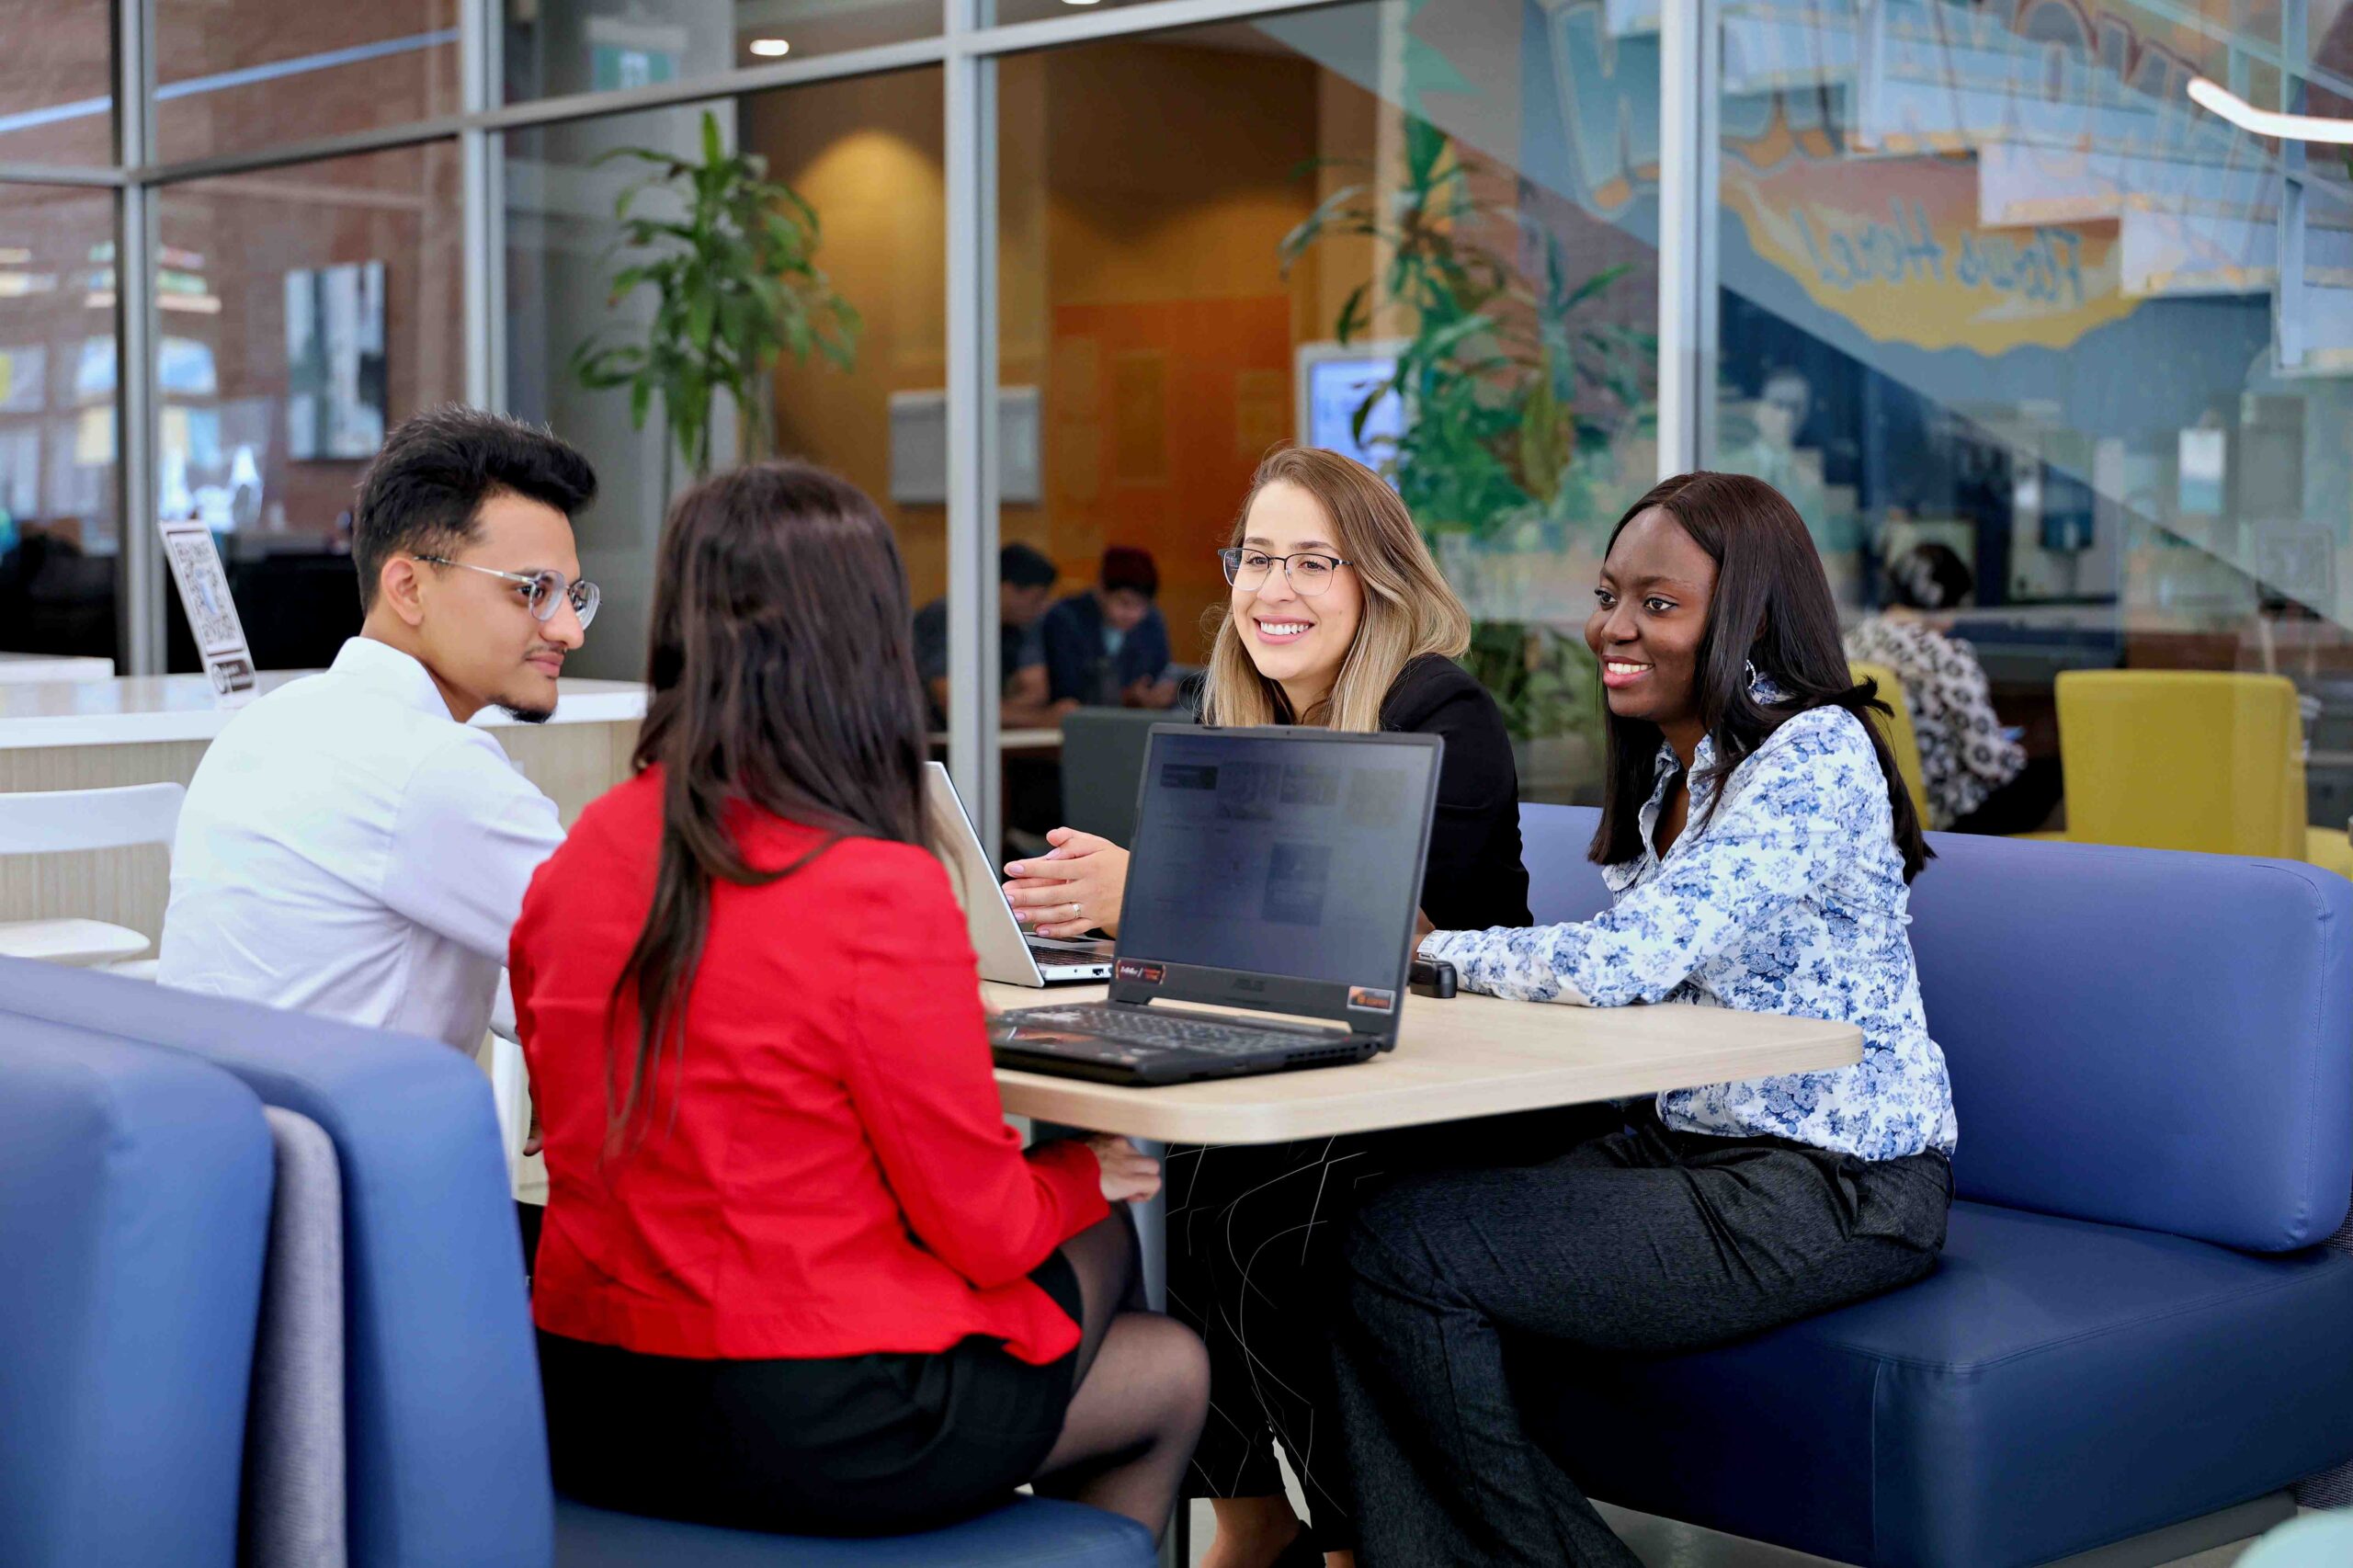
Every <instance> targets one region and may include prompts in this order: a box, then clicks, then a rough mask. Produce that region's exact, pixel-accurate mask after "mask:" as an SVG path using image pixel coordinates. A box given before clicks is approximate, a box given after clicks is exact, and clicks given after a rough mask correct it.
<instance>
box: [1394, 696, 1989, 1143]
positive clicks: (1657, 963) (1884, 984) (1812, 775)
mask: <svg viewBox="0 0 2353 1568" xmlns="http://www.w3.org/2000/svg"><path fill="white" fill-rule="evenodd" d="M1758 696H1760V697H1762V698H1765V699H1767V700H1768V701H1769V700H1770V699H1771V697H1770V694H1769V691H1768V689H1764V688H1760V690H1759V691H1758ZM1712 756H1713V747H1712V745H1711V743H1710V742H1708V741H1706V740H1702V741H1701V742H1700V743H1699V755H1698V756H1697V757H1696V758H1695V761H1694V767H1693V773H1694V774H1695V776H1696V777H1697V778H1698V779H1699V782H1698V784H1697V785H1696V787H1695V788H1694V789H1693V790H1692V793H1691V807H1690V812H1689V818H1688V821H1689V825H1688V826H1687V827H1686V828H1685V829H1684V830H1683V833H1682V835H1681V836H1680V837H1678V838H1677V840H1676V841H1675V845H1674V846H1673V847H1672V848H1670V849H1669V850H1668V851H1667V853H1666V858H1665V859H1664V860H1661V859H1660V858H1659V857H1658V853H1657V850H1656V849H1655V847H1654V846H1655V844H1656V843H1657V838H1656V831H1655V830H1656V828H1657V824H1658V817H1659V812H1660V810H1661V808H1662V806H1663V805H1664V804H1665V799H1666V792H1667V789H1668V786H1669V785H1670V784H1671V783H1672V782H1673V781H1674V778H1675V773H1676V769H1677V761H1676V756H1675V753H1674V751H1673V750H1672V749H1671V748H1669V747H1667V746H1665V745H1662V746H1661V747H1660V748H1659V756H1658V785H1657V788H1656V789H1654V790H1653V791H1652V793H1651V798H1650V801H1649V803H1648V804H1646V805H1645V806H1643V810H1642V816H1641V821H1642V829H1643V855H1642V858H1641V859H1639V860H1630V861H1626V862H1623V863H1621V864H1619V865H1615V866H1607V867H1604V868H1603V869H1602V875H1603V877H1604V878H1605V879H1606V880H1607V881H1608V884H1609V889H1610V892H1612V893H1613V894H1614V895H1615V898H1614V902H1613V903H1612V906H1611V907H1610V908H1609V909H1608V911H1607V912H1606V913H1604V914H1602V915H1597V916H1595V917H1594V918H1593V919H1591V920H1588V921H1582V922H1577V923H1574V924H1571V925H1566V926H1537V927H1534V928H1532V929H1512V928H1510V927H1506V926H1496V927H1495V928H1493V929H1490V930H1486V931H1441V932H1438V933H1436V934H1435V935H1433V936H1431V937H1428V938H1427V939H1426V940H1425V941H1424V942H1423V943H1422V951H1423V952H1424V953H1426V954H1427V955H1428V956H1430V957H1432V958H1439V959H1444V960H1447V961H1448V962H1449V963H1451V964H1453V965H1454V967H1455V970H1456V971H1457V972H1458V974H1459V975H1460V976H1461V983H1462V984H1463V985H1464V986H1465V987H1466V988H1467V989H1470V990H1472V991H1483V992H1486V993H1488V994H1492V995H1496V996H1506V997H1510V998H1512V999H1514V1000H1516V1001H1527V1002H1567V1003H1574V1004H1578V1005H1582V1006H1597V1007H1616V1006H1625V1005H1627V1004H1629V1003H1633V1002H1696V1003H1699V1004H1701V1005H1703V1006H1720V1007H1733V1008H1736V1009H1738V1010H1740V1011H1742V1012H1746V1013H1781V1014H1787V1015H1790V1016H1794V1017H1809V1018H1829V1019H1835V1020H1837V1021H1840V1022H1844V1023H1851V1024H1854V1025H1855V1026H1857V1027H1858V1028H1860V1029H1861V1030H1862V1031H1863V1059H1862V1061H1861V1062H1858V1063H1857V1064H1856V1065H1854V1066H1852V1067H1842V1068H1839V1069H1837V1070H1836V1071H1835V1072H1829V1073H1800V1074H1790V1075H1788V1076H1785V1077H1779V1078H1759V1079H1756V1080H1753V1081H1751V1082H1747V1083H1741V1084H1711V1085H1707V1086H1706V1087H1704V1088H1697V1089H1678V1090H1676V1091H1674V1092H1673V1093H1670V1094H1664V1095H1661V1096H1659V1097H1658V1109H1659V1117H1660V1119H1661V1120H1662V1121H1664V1122H1665V1124H1666V1125H1667V1126H1669V1127H1672V1128H1677V1129H1680V1130H1682V1131H1689V1132H1704V1133H1716V1134H1721V1135H1724V1136H1731V1137H1746V1136H1754V1135H1756V1134H1760V1133H1761V1134H1767V1135H1769V1136H1772V1137H1777V1138H1787V1139H1790V1140H1792V1141H1794V1142H1801V1143H1808V1144H1812V1145H1813V1146H1814V1147H1816V1148H1822V1149H1831V1150H1836V1151H1838V1152H1840V1153H1850V1154H1855V1155H1859V1156H1860V1157H1861V1158H1863V1159H1867V1160H1891V1159H1899V1158H1902V1157H1903V1156H1904V1155H1907V1154H1916V1153H1920V1152H1922V1151H1923V1150H1927V1149H1936V1150H1938V1151H1941V1152H1943V1153H1948V1154H1949V1153H1951V1152H1952V1148H1953V1142H1954V1138H1955V1128H1954V1124H1953V1114H1952V1091H1951V1087H1950V1085H1949V1083H1948V1082H1947V1080H1946V1077H1945V1059H1944V1052H1943V1051H1939V1050H1938V1049H1937V1043H1936V1041H1934V1040H1930V1039H1929V1038H1928V1029H1927V1018H1926V1017H1925V1015H1924V1014H1923V1012H1922V1010H1921V1006H1920V980H1919V975H1918V973H1917V971H1915V969H1914V967H1913V962H1912V942H1911V938H1910V937H1907V936H1906V935H1905V934H1904V927H1905V926H1907V925H1908V924H1910V921H1911V916H1910V915H1907V914H1906V913H1905V909H1906V906H1907V905H1908V904H1909V903H1910V902H1911V890H1910V889H1908V888H1907V887H1906V886H1905V885H1904V858H1903V856H1902V855H1901V854H1900V853H1899V852H1898V851H1897V849H1896V847H1895V841H1894V838H1893V824H1892V818H1891V813H1890V809H1889V806H1888V801H1887V785H1886V782H1885V779H1884V778H1883V776H1882V775H1881V772H1880V767H1879V760H1878V758H1877V756H1874V755H1873V753H1872V751H1871V744H1870V737H1869V735H1868V734H1867V733H1865V732H1864V729H1863V722H1862V721H1861V720H1860V719H1859V718H1857V717H1856V716H1855V715H1854V714H1852V713H1849V712H1847V710H1845V709H1842V708H1815V709H1810V710H1807V711H1805V712H1803V713H1801V714H1799V715H1798V716H1797V717H1795V718H1793V719H1790V720H1789V721H1788V722H1785V723H1783V724H1782V725H1781V727H1780V728H1779V729H1778V730H1776V731H1774V732H1773V733H1772V734H1771V735H1770V736H1768V737H1767V739H1766V741H1765V743H1764V744H1762V745H1760V746H1758V747H1757V749H1756V751H1755V752H1754V753H1753V754H1751V755H1750V756H1749V757H1748V759H1747V760H1746V761H1745V762H1743V763H1742V764H1741V765H1740V766H1739V767H1737V768H1735V769H1734V770H1733V775H1732V777H1731V778H1730V779H1729V780H1727V781H1726V783H1725V786H1724V798H1723V801H1722V805H1721V806H1720V807H1718V809H1717V811H1716V813H1715V815H1714V817H1713V819H1712V820H1705V819H1706V816H1707V810H1708V801H1709V798H1710V796H1711V794H1712V793H1713V791H1712V790H1711V788H1710V787H1709V784H1708V778H1707V776H1708V773H1709V771H1710V767H1709V765H1710V762H1711V758H1712Z"/></svg>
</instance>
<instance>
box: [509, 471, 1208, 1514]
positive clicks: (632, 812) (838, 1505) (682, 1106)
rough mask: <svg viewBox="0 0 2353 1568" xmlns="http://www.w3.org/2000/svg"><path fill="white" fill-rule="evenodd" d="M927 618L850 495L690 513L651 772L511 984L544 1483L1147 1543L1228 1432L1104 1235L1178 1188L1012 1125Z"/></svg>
mask: <svg viewBox="0 0 2353 1568" xmlns="http://www.w3.org/2000/svg"><path fill="white" fill-rule="evenodd" d="M907 625H908V618H907V589H906V578H905V575H904V573H903V571H902V570H901V567H900V562H899V554H898V549H897V546H896V545H895V543H894V542H893V541H892V536H891V530H890V528H889V526H888V525H887V524H885V523H884V522H883V520H882V517H881V514H880V513H879V512H878V511H876V509H875V506H874V504H873V503H872V502H871V501H870V500H869V499H868V498H867V497H866V496H865V495H864V494H860V493H859V492H858V490H856V489H855V488H853V487H852V486H850V485H848V484H847V483H844V482H842V481H841V480H839V479H836V478H835V477H834V476H833V475H831V474H827V473H824V472H820V471H818V470H815V469H813V468H809V467H806V466H803V465H801V464H797V463H771V464H764V465H762V466H759V467H756V468H749V469H744V470H740V471H738V472H733V473H729V474H723V475H722V476H720V477H718V478H716V479H712V480H710V481H707V482H705V483H702V484H700V485H699V486H697V487H696V488H695V489H693V490H692V491H689V492H688V494H686V495H684V496H682V497H680V499H679V500H678V502H677V504H676V506H674V507H673V508H672V510H671V513H670V517H669V520H668V522H667V523H666V525H665V528H664V530H663V538H662V544H661V549H660V552H659V560H658V564H657V574H656V578H655V583H654V611H653V629H652V639H651V642H652V648H651V654H650V659H649V665H650V672H651V673H650V674H649V676H648V677H647V678H648V680H649V681H650V683H651V685H652V687H653V694H652V696H651V698H650V699H649V700H648V702H647V705H646V714H645V724H644V728H643V730H642V733H641V734H640V738H639V741H638V747H637V756H636V766H637V773H636V776H635V777H634V778H631V780H630V781H629V782H627V783H625V784H623V785H621V786H620V788H618V789H616V790H612V791H611V792H609V793H608V794H607V795H605V796H604V797H603V798H602V799H600V800H598V801H596V802H594V803H593V804H591V805H590V806H589V807H588V809H587V811H586V812H584V813H583V814H582V815H581V818H580V821H579V823H578V824H577V825H576V826H575V827H574V831H573V834H572V836H571V838H570V839H569V840H568V841H567V842H566V843H565V844H564V846H563V848H561V849H559V850H557V851H556V853H555V855H554V856H553V858H551V859H550V860H549V861H548V863H547V865H546V866H545V868H544V869H541V871H540V874H539V876H538V877H537V878H535V879H534V880H533V881H532V883H531V888H530V892H529V894H528V895H527V896H526V897H525V899H524V902H523V915H522V919H521V921H520V923H519V924H518V925H517V926H516V930H515V941H514V947H513V951H512V954H511V958H510V963H511V967H512V970H513V973H514V978H515V1003H516V1017H517V1024H518V1026H519V1028H520V1032H521V1035H522V1040H523V1049H524V1051H525V1054H526V1057H527V1059H528V1060H529V1064H530V1069H531V1081H532V1083H533V1085H535V1086H536V1087H537V1089H538V1091H539V1096H540V1114H541V1117H542V1119H543V1121H544V1124H545V1127H546V1130H547V1161H548V1188H549V1190H548V1211H547V1221H546V1228H545V1231H544V1233H543V1234H542V1238H541V1240H540V1248H539V1261H538V1268H537V1273H536V1284H535V1288H534V1291H533V1301H532V1307H533V1312H534V1315H535V1317H536V1319H537V1322H538V1324H539V1328H540V1341H539V1343H540V1369H541V1374H542V1378H543V1381H544V1384H545V1387H546V1391H547V1420H548V1446H549V1449H550V1453H551V1458H552V1461H553V1466H554V1473H555V1482H556V1484H557V1486H558V1487H559V1488H561V1489H563V1491H565V1492H567V1493H569V1494H572V1495H574V1496H577V1497H579V1498H581V1499H583V1500H585V1501H586V1502H589V1503H592V1504H596V1505H599V1506H607V1507H614V1508H621V1509H626V1510H628V1511H631V1512H633V1513H643V1514H653V1515H658V1516H662V1517H670V1518H678V1519H689V1520H699V1521H703V1522H708V1523H711V1524H717V1525H725V1526H732V1527H735V1528H751V1529H770V1530H782V1531H791V1532H795V1533H823V1534H873V1533H877V1532H884V1531H900V1530H909V1529H915V1528H926V1527H929V1526H932V1525H938V1524H943V1523H947V1522H949V1521H950V1520H953V1519H956V1518H958V1517H964V1516H967V1515H971V1514H974V1513H977V1512H980V1511H982V1510H983V1509H986V1508H988V1507H990V1506H994V1505H995V1504H998V1503H1001V1502H1004V1501H1006V1500H1009V1499H1010V1498H1011V1496H1012V1494H1013V1492H1014V1489H1015V1488H1016V1487H1017V1486H1020V1485H1022V1484H1024V1483H1033V1484H1034V1485H1035V1488H1036V1490H1037V1491H1038V1492H1040V1493H1041V1494H1046V1495H1050V1496H1059V1497H1066V1498H1075V1499H1077V1500H1079V1501H1081V1502H1086V1503H1091V1504H1093V1505H1095V1506H1098V1507H1102V1508H1107V1509H1109V1510H1111V1511H1113V1512H1115V1513H1120V1514H1124V1515H1125V1516H1127V1517H1129V1518H1131V1519H1134V1520H1135V1521H1136V1522H1137V1523H1139V1524H1141V1525H1142V1526H1144V1527H1145V1528H1147V1529H1150V1530H1152V1531H1154V1533H1155V1534H1156V1533H1158V1532H1159V1531H1160V1530H1161V1528H1163V1527H1164V1526H1165V1524H1166V1522H1167V1520H1168V1513H1169V1506H1170V1504H1171V1503H1172V1502H1173V1501H1174V1499H1175V1498H1176V1487H1177V1482H1178V1479H1179V1477H1180V1475H1181V1473H1182V1471H1183V1470H1184V1467H1185V1465H1186V1463H1187V1461H1188V1459H1189V1458H1190V1457H1191V1454H1192V1451H1193V1442H1194V1438H1195V1437H1196V1436H1197V1435H1198V1433H1199V1429H1200V1425H1201V1421H1202V1419H1203V1417H1204V1416H1205V1415H1206V1413H1207V1409H1208V1403H1207V1402H1208V1391H1207V1369H1206V1366H1205V1364H1204V1359H1203V1354H1202V1351H1201V1346H1200V1342H1199V1340H1197V1339H1195V1338H1194V1337H1193V1336H1192V1335H1190V1334H1189V1333H1188V1332H1187V1331H1186V1330H1185V1329H1183V1328H1182V1327H1180V1326H1179V1325H1177V1324H1175V1323H1173V1322H1171V1321H1170V1320H1168V1319H1167V1318H1165V1317H1162V1316H1159V1315H1158V1314H1156V1313H1152V1312H1143V1311H1142V1310H1140V1307H1139V1301H1138V1294H1137V1289H1138V1282H1139V1278H1140V1275H1139V1264H1140V1258H1139V1256H1138V1249H1137V1246H1136V1243H1135V1233H1134V1230H1133V1227H1132V1226H1131V1223H1130V1221H1129V1219H1128V1217H1127V1216H1126V1215H1125V1214H1124V1213H1121V1212H1118V1211H1116V1210H1114V1208H1113V1205H1115V1204H1119V1203H1121V1202H1123V1201H1126V1200H1131V1199H1141V1198H1144V1197H1148V1196H1150V1195H1151V1194H1152V1193H1153V1192H1154V1190H1156V1189H1157V1187H1159V1185H1160V1176H1159V1167H1158V1166H1157V1165H1156V1164H1155V1163H1154V1162H1153V1161H1152V1160H1150V1159H1147V1158H1146V1157H1144V1156H1143V1155H1142V1154H1140V1153H1137V1152H1136V1150H1135V1149H1134V1148H1133V1147H1132V1146H1131V1145H1130V1144H1129V1143H1128V1142H1126V1141H1125V1140H1123V1139H1119V1138H1096V1139H1092V1140H1089V1141H1087V1142H1056V1143H1048V1144H1044V1145H1041V1146H1040V1147H1038V1148H1034V1149H1031V1150H1029V1151H1028V1152H1027V1153H1024V1152H1023V1150H1022V1149H1021V1147H1020V1140H1019V1138H1018V1137H1017V1135H1016V1134H1015V1133H1014V1132H1013V1131H1012V1130H1011V1129H1009V1128H1008V1127H1006V1123H1005V1117H1004V1110H1003V1107H1002V1104H1001V1102H1000V1101H999V1099H998V1097H997V1091H996V1084H995V1078H994V1077H993V1076H992V1073H991V1064H990V1059H989V1044H988V1033H987V1027H986V1023H985V1020H984V1019H983V1015H982V1011H981V994H980V981H979V977H978V975H977V973H976V971H975V964H974V960H973V957H972V945H971V944H970V943H969V942H968V941H967V940H966V939H965V935H964V932H965V926H964V915H963V913H962V911H961V909H960V908H959V907H958V905H957V902H956V898H955V895H954V893H953V892H951V890H950V888H949V881H948V874H947V871H946V869H945V868H944V867H943V865H942V864H941V862H940V861H939V860H938V858H935V855H934V853H933V848H932V846H931V845H930V843H929V841H928V827H927V822H928V819H927V818H926V814H925V809H924V753H925V743H924V700H923V694H922V689H921V687H920V686H919V684H918V683H917V681H916V678H915V660H914V657H913V654H912V653H911V651H910V648H909V645H908V640H907V634H906V632H905V631H904V628H905V627H906V626H907Z"/></svg>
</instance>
